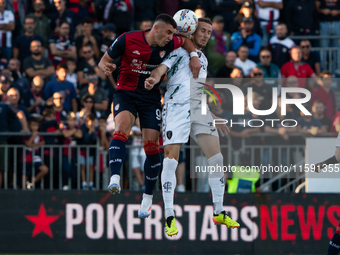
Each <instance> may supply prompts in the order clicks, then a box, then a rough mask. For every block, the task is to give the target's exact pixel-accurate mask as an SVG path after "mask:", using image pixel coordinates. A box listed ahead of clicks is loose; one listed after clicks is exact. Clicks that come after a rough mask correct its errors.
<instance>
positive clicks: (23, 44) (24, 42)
mask: <svg viewBox="0 0 340 255" xmlns="http://www.w3.org/2000/svg"><path fill="white" fill-rule="evenodd" d="M24 29H25V33H24V34H22V35H19V36H18V37H17V38H15V41H14V45H13V58H16V59H19V60H20V62H21V63H23V61H24V59H26V58H28V57H29V56H30V55H31V50H30V45H31V42H33V41H39V42H40V43H41V44H40V46H41V47H42V48H41V49H40V52H41V54H42V55H44V54H45V52H44V50H45V48H44V47H43V45H44V40H43V38H42V37H41V36H40V35H36V34H34V29H35V22H34V18H32V17H26V18H25V23H24Z"/></svg>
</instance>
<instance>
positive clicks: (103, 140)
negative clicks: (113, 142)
mask: <svg viewBox="0 0 340 255" xmlns="http://www.w3.org/2000/svg"><path fill="white" fill-rule="evenodd" d="M98 137H99V139H100V142H99V143H100V146H101V147H102V148H103V149H104V150H108V149H109V147H110V139H111V137H112V136H111V134H110V133H109V132H107V131H106V117H105V115H101V116H100V117H99V119H98Z"/></svg>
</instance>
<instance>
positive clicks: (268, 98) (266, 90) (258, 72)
mask: <svg viewBox="0 0 340 255" xmlns="http://www.w3.org/2000/svg"><path fill="white" fill-rule="evenodd" d="M251 77H252V78H253V81H252V84H250V86H249V87H251V88H253V92H256V93H258V94H259V95H260V96H262V97H263V98H264V100H262V101H261V103H260V105H259V107H260V108H258V110H268V109H270V108H271V106H272V99H273V92H272V86H270V85H268V84H265V83H264V81H263V71H262V69H261V68H260V67H254V68H253V71H252V73H251Z"/></svg>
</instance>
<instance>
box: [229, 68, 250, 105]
mask: <svg viewBox="0 0 340 255" xmlns="http://www.w3.org/2000/svg"><path fill="white" fill-rule="evenodd" d="M230 78H232V80H233V83H232V84H233V85H236V86H238V87H239V88H240V89H241V90H242V92H243V94H245V95H246V94H247V87H246V86H244V84H243V78H244V75H243V71H242V69H241V68H239V67H235V68H234V69H233V70H232V71H231V74H230ZM230 103H232V102H230Z"/></svg>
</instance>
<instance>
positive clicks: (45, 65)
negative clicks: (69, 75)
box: [23, 40, 55, 83]
mask: <svg viewBox="0 0 340 255" xmlns="http://www.w3.org/2000/svg"><path fill="white" fill-rule="evenodd" d="M30 50H31V56H29V57H27V58H25V60H24V63H23V70H24V71H25V73H26V75H27V77H28V78H29V79H30V80H31V79H33V77H35V76H40V77H42V78H43V79H44V83H47V82H48V81H49V78H50V76H51V75H52V74H54V71H55V69H54V66H53V64H52V62H51V60H50V59H48V58H46V57H43V56H42V54H41V53H42V51H43V49H42V47H41V42H40V41H38V40H34V41H32V42H31V47H30Z"/></svg>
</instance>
